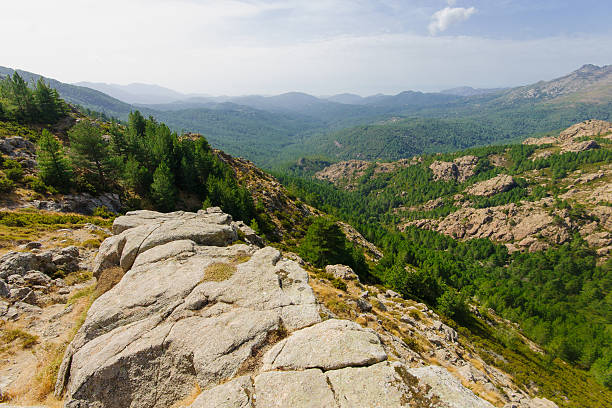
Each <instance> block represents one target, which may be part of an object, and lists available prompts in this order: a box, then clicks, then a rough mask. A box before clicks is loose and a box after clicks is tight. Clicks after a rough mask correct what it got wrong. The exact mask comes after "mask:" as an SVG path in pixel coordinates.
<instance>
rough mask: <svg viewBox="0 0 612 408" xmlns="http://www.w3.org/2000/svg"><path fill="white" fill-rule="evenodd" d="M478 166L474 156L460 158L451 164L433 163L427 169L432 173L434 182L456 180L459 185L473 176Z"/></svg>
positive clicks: (476, 158)
mask: <svg viewBox="0 0 612 408" xmlns="http://www.w3.org/2000/svg"><path fill="white" fill-rule="evenodd" d="M476 164H478V157H476V156H461V157H458V158H456V159H455V160H453V161H452V162H444V161H439V160H438V161H435V162H433V163H432V164H431V165H430V166H429V168H430V169H431V171H432V172H433V175H434V180H436V181H437V180H444V181H450V180H457V181H459V182H460V183H462V182H464V181H465V180H467V179H468V178H470V177H471V176H473V175H474V169H475V168H476Z"/></svg>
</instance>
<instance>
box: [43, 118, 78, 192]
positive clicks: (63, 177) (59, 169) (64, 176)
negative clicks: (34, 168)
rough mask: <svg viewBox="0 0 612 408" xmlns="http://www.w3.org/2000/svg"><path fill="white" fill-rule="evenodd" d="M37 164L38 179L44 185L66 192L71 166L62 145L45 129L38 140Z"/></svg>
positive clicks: (68, 186) (70, 175)
mask: <svg viewBox="0 0 612 408" xmlns="http://www.w3.org/2000/svg"><path fill="white" fill-rule="evenodd" d="M37 162H38V168H39V169H40V178H41V179H42V180H43V181H44V182H45V184H48V185H50V186H53V187H55V188H57V189H58V190H60V191H67V190H68V189H69V188H70V181H71V177H72V166H71V165H70V161H69V160H68V158H67V157H66V154H65V153H64V149H63V147H62V144H61V143H60V142H59V140H57V139H56V138H55V136H53V134H51V132H49V131H48V130H47V129H43V131H42V135H41V137H40V139H39V140H38V157H37Z"/></svg>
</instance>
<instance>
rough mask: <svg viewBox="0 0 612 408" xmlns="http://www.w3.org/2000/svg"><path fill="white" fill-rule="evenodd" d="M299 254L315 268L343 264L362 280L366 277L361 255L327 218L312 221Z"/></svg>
mask: <svg viewBox="0 0 612 408" xmlns="http://www.w3.org/2000/svg"><path fill="white" fill-rule="evenodd" d="M299 253H300V255H301V256H302V257H303V258H304V259H305V260H307V261H309V262H311V263H312V264H313V265H315V266H316V267H319V268H322V267H324V266H325V265H334V264H344V265H349V266H351V267H352V268H353V270H354V271H355V272H356V273H357V274H359V275H360V276H361V277H362V278H365V277H367V270H368V266H367V265H366V263H365V259H364V257H363V254H362V253H361V252H360V251H358V250H356V249H355V248H354V247H353V246H352V245H351V244H350V243H348V242H347V241H346V237H345V236H344V233H343V232H342V230H341V229H340V227H339V226H338V224H337V223H335V222H334V221H333V220H331V219H329V218H325V217H316V218H315V219H314V220H313V221H312V223H311V224H310V226H309V227H308V230H307V231H306V235H305V236H304V238H303V239H302V242H301V244H300V247H299ZM344 289H346V287H345V288H344Z"/></svg>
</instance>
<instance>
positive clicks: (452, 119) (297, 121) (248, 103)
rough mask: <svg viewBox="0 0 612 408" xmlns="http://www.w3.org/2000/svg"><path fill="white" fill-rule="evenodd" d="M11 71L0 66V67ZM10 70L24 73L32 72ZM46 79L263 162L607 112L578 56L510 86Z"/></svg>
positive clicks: (608, 100) (430, 148) (495, 139)
mask: <svg viewBox="0 0 612 408" xmlns="http://www.w3.org/2000/svg"><path fill="white" fill-rule="evenodd" d="M12 72H13V70H12V69H10V68H3V67H0V76H2V75H10V74H12ZM18 72H19V73H20V75H21V76H22V77H24V78H25V79H26V81H36V80H37V79H38V78H39V77H40V75H38V74H34V73H30V72H26V71H18ZM45 79H46V80H47V82H49V84H50V85H51V86H52V87H54V88H56V89H57V90H58V91H59V93H60V95H61V96H62V97H63V98H64V99H66V100H67V101H68V102H70V103H73V104H76V105H80V106H83V107H85V108H88V109H91V110H94V111H98V112H102V113H105V114H106V115H108V116H112V117H116V118H118V119H121V120H126V119H127V117H128V114H129V112H130V111H133V110H136V109H138V110H140V111H141V112H143V114H145V115H147V116H148V115H151V116H154V117H156V118H158V119H159V120H162V121H164V122H165V123H167V124H168V125H169V126H171V127H172V128H174V129H175V130H177V131H196V132H201V133H203V134H204V135H206V137H207V138H208V139H209V140H210V141H211V143H212V144H213V145H215V146H217V147H219V148H222V149H224V150H226V151H227V152H228V153H230V154H233V155H238V156H243V157H246V158H249V159H251V160H253V161H255V162H256V163H258V164H259V165H262V166H265V167H270V166H276V165H278V164H279V163H281V162H284V161H292V160H295V159H296V158H297V157H300V156H308V155H312V154H320V155H324V156H327V157H328V158H330V159H332V160H339V159H350V158H359V157H367V158H370V159H377V158H385V159H397V158H401V157H405V156H408V155H412V154H420V153H422V152H434V151H448V150H454V149H460V148H467V147H470V146H474V145H482V144H488V143H503V142H508V141H514V140H518V139H521V138H526V137H529V136H532V135H533V134H536V133H542V132H549V131H553V130H558V129H561V128H564V127H567V126H569V125H570V124H572V123H575V122H579V121H581V120H586V119H591V118H596V119H602V120H610V119H612V118H611V114H612V66H603V67H598V66H595V65H584V66H583V67H581V68H580V69H578V70H576V71H574V72H572V73H570V74H568V75H566V76H563V77H560V78H557V79H553V80H551V81H540V82H538V83H535V84H532V85H527V86H521V87H516V88H509V89H476V88H471V87H460V88H453V89H448V90H445V91H442V92H438V93H423V92H416V91H405V92H401V93H399V94H397V95H384V94H377V95H372V96H367V97H362V96H359V95H356V94H350V93H345V94H339V95H333V96H327V97H316V96H312V95H309V94H306V93H301V92H288V93H284V94H281V95H274V96H262V95H250V96H234V97H230V96H220V97H212V96H207V95H197V94H182V93H180V92H176V91H173V90H171V89H168V88H164V87H160V86H157V85H147V84H137V83H136V84H130V85H114V84H101V83H90V82H80V83H78V84H66V83H62V82H59V81H56V80H53V79H49V78H45Z"/></svg>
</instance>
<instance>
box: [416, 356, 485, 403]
mask: <svg viewBox="0 0 612 408" xmlns="http://www.w3.org/2000/svg"><path fill="white" fill-rule="evenodd" d="M408 372H409V373H410V374H411V375H413V376H415V377H417V378H418V379H419V380H420V381H422V382H423V383H425V384H427V385H429V386H430V387H431V389H430V390H429V393H428V396H430V397H434V396H436V397H438V398H439V399H440V400H442V401H444V403H445V404H446V405H447V406H448V407H449V408H465V407H470V408H493V405H491V404H490V403H488V402H486V401H484V400H482V399H480V398H478V397H477V396H476V395H475V394H474V393H473V392H472V391H470V390H469V389H467V388H465V387H464V386H463V385H461V382H460V381H459V380H458V379H457V378H455V377H453V376H452V374H451V373H449V372H448V371H447V370H446V369H445V368H444V367H439V366H426V367H417V368H409V369H408Z"/></svg>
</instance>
